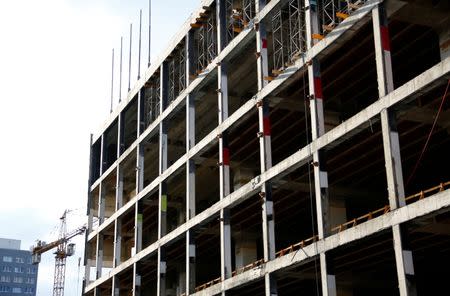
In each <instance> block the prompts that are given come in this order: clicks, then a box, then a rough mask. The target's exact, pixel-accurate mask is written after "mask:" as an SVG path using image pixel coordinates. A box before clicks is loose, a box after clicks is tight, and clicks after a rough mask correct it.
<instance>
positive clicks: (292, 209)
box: [83, 0, 450, 296]
mask: <svg viewBox="0 0 450 296" xmlns="http://www.w3.org/2000/svg"><path fill="white" fill-rule="evenodd" d="M449 78H450V4H449V2H448V1H446V0H434V1H431V0H386V1H383V0H271V1H265V0H256V1H255V0H215V1H211V0H204V1H202V3H200V7H199V9H198V10H197V11H196V12H194V13H193V14H192V16H191V18H190V19H189V20H188V21H187V22H186V23H185V24H184V25H183V27H182V28H181V29H180V31H179V33H178V34H177V35H176V36H175V37H174V38H173V39H172V43H171V44H170V45H169V47H168V48H167V50H166V51H165V52H164V53H162V55H161V56H160V58H159V59H158V61H157V62H156V63H154V64H152V65H151V66H150V68H149V69H147V70H146V72H145V75H142V77H141V79H140V80H139V81H138V82H137V83H136V85H135V86H134V87H133V88H132V89H131V90H130V91H129V93H128V96H127V98H126V99H125V100H123V101H122V103H121V104H119V106H118V107H117V108H116V110H115V111H114V112H113V113H111V115H110V117H109V118H108V119H107V121H106V123H105V124H104V126H103V127H102V128H101V130H100V131H99V132H98V133H96V134H95V135H93V136H92V142H91V160H90V180H89V194H88V215H89V227H88V228H89V229H88V232H87V235H86V250H85V252H86V256H85V261H84V262H85V266H86V271H85V279H84V287H83V289H84V295H89V296H90V295H135V296H137V295H150V296H151V295H158V296H159V295H227V296H228V295H230V296H231V295H244V296H245V295H251V296H256V295H266V296H273V295H329V296H333V295H444V294H446V292H443V291H446V290H448V286H447V284H448V282H447V281H448V266H449V265H450V190H448V188H449V187H450V182H449V181H450V170H449V167H450V155H449V151H450V136H449V133H450V102H448V100H447V101H446V96H447V91H448V88H449ZM94 222H95V223H94Z"/></svg>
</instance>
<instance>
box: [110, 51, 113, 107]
mask: <svg viewBox="0 0 450 296" xmlns="http://www.w3.org/2000/svg"><path fill="white" fill-rule="evenodd" d="M111 64H112V66H111V106H110V108H109V113H112V111H113V98H114V48H113V50H112V61H111Z"/></svg>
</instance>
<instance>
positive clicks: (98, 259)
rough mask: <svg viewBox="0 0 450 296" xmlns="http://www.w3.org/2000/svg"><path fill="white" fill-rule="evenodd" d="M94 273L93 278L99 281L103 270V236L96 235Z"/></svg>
mask: <svg viewBox="0 0 450 296" xmlns="http://www.w3.org/2000/svg"><path fill="white" fill-rule="evenodd" d="M95 257H96V259H95V260H96V262H95V266H96V273H95V278H96V279H99V278H101V277H102V269H103V234H101V233H99V234H97V249H96V256H95Z"/></svg>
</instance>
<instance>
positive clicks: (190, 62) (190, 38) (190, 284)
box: [182, 31, 196, 296]
mask: <svg viewBox="0 0 450 296" xmlns="http://www.w3.org/2000/svg"><path fill="white" fill-rule="evenodd" d="M185 51H186V85H187V86H188V85H189V84H190V82H191V80H190V77H192V75H194V74H195V67H194V58H195V57H194V32H193V31H190V32H188V34H187V36H186V38H185ZM194 146H195V96H194V94H193V93H190V94H188V95H187V97H186V152H188V151H189V150H190V149H192V148H193V147H194ZM195 214H196V209H195V161H194V160H193V159H188V161H187V163H186V222H187V221H189V220H190V219H192V218H193V217H195ZM195 248H196V246H195V233H194V231H192V230H188V231H187V232H186V272H185V275H186V279H185V283H186V284H185V289H182V291H183V292H184V293H185V294H186V295H187V296H188V295H190V294H191V293H194V292H195V284H196V279H195V274H196V273H195Z"/></svg>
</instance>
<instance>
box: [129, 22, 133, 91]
mask: <svg viewBox="0 0 450 296" xmlns="http://www.w3.org/2000/svg"><path fill="white" fill-rule="evenodd" d="M132 45H133V24H132V23H131V24H130V55H129V59H128V91H130V90H131V47H132Z"/></svg>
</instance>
